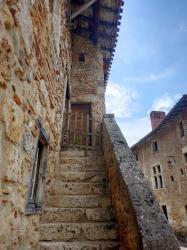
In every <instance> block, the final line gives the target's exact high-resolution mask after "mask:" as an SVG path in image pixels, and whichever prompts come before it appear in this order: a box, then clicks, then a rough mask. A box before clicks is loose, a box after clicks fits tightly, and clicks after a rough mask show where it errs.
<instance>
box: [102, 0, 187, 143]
mask: <svg viewBox="0 0 187 250" xmlns="http://www.w3.org/2000/svg"><path fill="white" fill-rule="evenodd" d="M119 34H120V35H119V39H118V45H117V49H116V52H115V57H114V60H113V65H112V70H111V72H110V79H109V82H108V87H107V91H106V108H107V113H115V117H116V119H117V121H118V124H119V126H120V128H121V129H122V132H123V134H124V135H125V137H126V139H127V141H128V143H129V145H130V146H131V145H133V144H134V143H135V142H137V141H138V140H139V139H140V138H142V137H143V136H144V135H145V134H147V133H148V132H149V131H150V130H151V127H150V120H149V112H150V111H151V110H163V111H166V112H168V111H169V110H170V109H171V108H172V106H173V105H174V104H175V103H176V102H177V101H178V100H179V99H180V97H181V96H182V94H185V93H187V0H179V1H176V0H151V1H150V0H126V1H125V6H124V12H123V19H122V24H121V26H120V33H119Z"/></svg>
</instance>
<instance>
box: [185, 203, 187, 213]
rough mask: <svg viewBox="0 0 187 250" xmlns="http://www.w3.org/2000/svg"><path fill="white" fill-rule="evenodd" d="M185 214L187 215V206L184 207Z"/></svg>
mask: <svg viewBox="0 0 187 250" xmlns="http://www.w3.org/2000/svg"><path fill="white" fill-rule="evenodd" d="M185 212H186V215H187V205H186V206H185Z"/></svg>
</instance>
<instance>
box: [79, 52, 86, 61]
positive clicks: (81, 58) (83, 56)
mask: <svg viewBox="0 0 187 250" xmlns="http://www.w3.org/2000/svg"><path fill="white" fill-rule="evenodd" d="M79 62H85V54H83V53H80V54H79Z"/></svg>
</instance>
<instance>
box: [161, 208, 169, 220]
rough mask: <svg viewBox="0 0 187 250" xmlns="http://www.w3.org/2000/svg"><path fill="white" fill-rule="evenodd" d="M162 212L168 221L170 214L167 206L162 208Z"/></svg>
mask: <svg viewBox="0 0 187 250" xmlns="http://www.w3.org/2000/svg"><path fill="white" fill-rule="evenodd" d="M162 210H163V212H164V214H165V216H166V219H167V220H168V212H167V207H166V206H162Z"/></svg>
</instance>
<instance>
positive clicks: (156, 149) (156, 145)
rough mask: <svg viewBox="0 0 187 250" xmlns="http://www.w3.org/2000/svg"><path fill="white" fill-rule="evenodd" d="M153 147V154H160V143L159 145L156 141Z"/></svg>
mask: <svg viewBox="0 0 187 250" xmlns="http://www.w3.org/2000/svg"><path fill="white" fill-rule="evenodd" d="M152 147H153V153H156V152H158V143H157V141H154V142H153V143H152Z"/></svg>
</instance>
